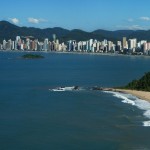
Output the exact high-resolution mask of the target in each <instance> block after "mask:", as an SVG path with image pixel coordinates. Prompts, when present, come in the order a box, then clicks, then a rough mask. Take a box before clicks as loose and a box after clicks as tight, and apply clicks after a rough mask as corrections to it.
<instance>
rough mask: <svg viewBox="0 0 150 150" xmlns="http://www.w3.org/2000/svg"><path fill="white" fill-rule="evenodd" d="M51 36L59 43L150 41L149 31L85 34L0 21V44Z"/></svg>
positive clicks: (98, 31) (79, 31)
mask: <svg viewBox="0 0 150 150" xmlns="http://www.w3.org/2000/svg"><path fill="white" fill-rule="evenodd" d="M53 34H56V36H57V38H58V39H59V40H60V41H61V42H66V41H68V40H77V41H85V40H89V39H97V40H99V41H102V40H104V39H107V40H111V41H113V42H116V41H118V40H121V41H122V38H123V37H127V38H128V39H129V38H137V39H138V40H149V41H150V30H136V31H134V30H117V31H107V30H102V29H99V30H95V31H92V32H86V31H83V30H79V29H74V30H67V29H63V28H60V27H55V28H46V29H40V28H34V27H19V26H16V25H14V24H11V23H10V22H7V21H0V42H2V41H3V40H4V39H5V40H9V39H12V40H15V38H16V36H21V37H26V36H32V37H33V38H35V39H39V40H44V39H45V38H48V39H49V40H52V35H53Z"/></svg>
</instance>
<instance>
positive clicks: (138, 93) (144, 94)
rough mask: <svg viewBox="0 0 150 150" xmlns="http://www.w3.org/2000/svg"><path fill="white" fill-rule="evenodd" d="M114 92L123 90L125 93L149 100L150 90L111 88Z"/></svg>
mask: <svg viewBox="0 0 150 150" xmlns="http://www.w3.org/2000/svg"><path fill="white" fill-rule="evenodd" d="M113 90H114V91H116V92H124V93H127V94H131V95H134V96H136V97H138V98H140V99H142V100H147V101H149V102H150V92H145V91H136V90H124V89H113Z"/></svg>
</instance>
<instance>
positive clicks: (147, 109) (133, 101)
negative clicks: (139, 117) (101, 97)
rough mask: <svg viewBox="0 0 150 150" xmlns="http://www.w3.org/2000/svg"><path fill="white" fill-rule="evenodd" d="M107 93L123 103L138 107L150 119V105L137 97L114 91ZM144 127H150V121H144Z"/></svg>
mask: <svg viewBox="0 0 150 150" xmlns="http://www.w3.org/2000/svg"><path fill="white" fill-rule="evenodd" d="M104 92H105V93H111V94H113V96H114V97H117V98H119V99H122V102H123V103H127V104H129V105H132V106H136V107H137V108H139V109H141V110H143V111H144V113H143V115H144V116H145V117H146V118H149V119H150V103H149V102H147V101H145V100H142V99H139V98H137V97H136V96H133V95H131V94H125V93H121V92H112V91H104ZM143 126H145V127H150V120H149V121H144V122H143Z"/></svg>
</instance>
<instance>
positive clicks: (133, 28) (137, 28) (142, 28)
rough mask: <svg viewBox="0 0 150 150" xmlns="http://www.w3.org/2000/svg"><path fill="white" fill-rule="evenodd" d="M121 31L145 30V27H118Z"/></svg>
mask: <svg viewBox="0 0 150 150" xmlns="http://www.w3.org/2000/svg"><path fill="white" fill-rule="evenodd" d="M116 27H117V28H119V29H127V30H144V27H142V26H140V25H131V26H116Z"/></svg>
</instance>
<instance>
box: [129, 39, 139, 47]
mask: <svg viewBox="0 0 150 150" xmlns="http://www.w3.org/2000/svg"><path fill="white" fill-rule="evenodd" d="M136 46H137V39H129V49H135V48H136Z"/></svg>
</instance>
